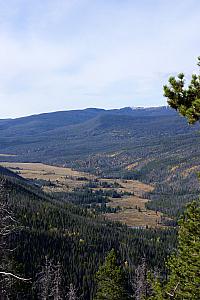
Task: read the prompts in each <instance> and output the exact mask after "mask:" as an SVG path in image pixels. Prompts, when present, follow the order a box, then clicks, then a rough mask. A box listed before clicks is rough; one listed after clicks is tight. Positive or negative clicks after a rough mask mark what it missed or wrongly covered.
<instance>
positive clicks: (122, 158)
mask: <svg viewBox="0 0 200 300" xmlns="http://www.w3.org/2000/svg"><path fill="white" fill-rule="evenodd" d="M199 142H200V134H199V126H198V125H194V126H189V125H188V124H187V122H186V120H184V119H183V118H182V117H180V116H179V115H177V114H176V113H175V112H174V111H173V110H172V109H170V108H167V107H160V108H149V109H131V108H124V109H120V110H110V111H106V110H103V109H86V110H82V111H66V112H56V113H49V114H42V115H36V116H31V117H25V118H19V119H14V120H1V123H0V153H2V154H3V153H4V154H12V155H16V156H6V157H5V156H0V160H2V161H23V162H26V161H34V162H38V161H40V162H45V163H50V164H57V165H61V166H62V165H64V166H70V167H72V168H75V169H79V170H82V171H88V172H91V173H94V174H96V175H97V176H101V177H113V178H117V177H119V178H127V179H139V180H141V181H143V182H147V183H150V184H153V185H154V186H155V190H154V191H153V192H152V193H151V194H150V195H147V197H149V198H150V199H152V200H153V201H152V202H151V203H150V204H149V206H150V207H151V208H153V209H155V210H160V211H162V212H164V213H166V214H168V215H169V216H177V215H179V214H180V213H181V212H182V210H183V206H184V205H185V203H186V202H188V200H190V199H196V198H197V197H198V193H199V185H198V179H197V176H196V172H197V171H199V170H200V167H199V157H200V146H199V145H200V143H199Z"/></svg>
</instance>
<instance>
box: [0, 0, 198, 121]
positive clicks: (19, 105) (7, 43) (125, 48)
mask: <svg viewBox="0 0 200 300" xmlns="http://www.w3.org/2000/svg"><path fill="white" fill-rule="evenodd" d="M199 28H200V1H199V0H166V1H165V0H42V1H41V0H28V1H27V0H7V1H5V0H0V107H1V109H0V118H10V117H20V116H25V115H30V114H38V113H42V112H49V111H58V110H69V109H83V108H86V107H100V108H106V109H109V108H119V107H126V106H131V107H138V106H144V107H149V106H160V105H166V99H165V98H164V97H163V95H162V94H163V91H162V86H163V84H165V83H166V82H167V80H168V77H169V76H170V75H176V74H177V73H179V72H184V73H185V74H186V76H187V78H188V79H189V78H190V74H191V73H194V72H196V73H197V72H198V69H197V67H196V61H197V60H196V58H197V57H198V56H199V55H200V34H199Z"/></svg>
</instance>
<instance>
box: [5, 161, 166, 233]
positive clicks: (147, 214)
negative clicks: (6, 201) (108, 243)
mask: <svg viewBox="0 0 200 300" xmlns="http://www.w3.org/2000/svg"><path fill="white" fill-rule="evenodd" d="M1 165H2V166H3V167H6V168H9V169H10V170H12V171H14V172H15V173H17V174H19V175H20V176H22V177H24V178H26V179H32V180H44V181H48V182H50V183H51V185H44V186H43V187H42V188H43V190H44V191H46V192H70V191H73V190H74V189H75V188H82V187H83V188H84V186H85V185H86V184H87V183H88V182H89V181H92V180H98V181H99V182H107V183H108V185H109V184H111V185H115V187H114V188H113V187H112V188H108V187H106V188H102V187H101V190H106V191H108V190H113V189H114V190H115V191H116V192H117V193H122V194H123V196H122V197H121V198H112V197H110V198H109V200H110V202H108V203H107V206H110V207H111V208H118V210H117V212H115V213H106V214H104V216H105V217H106V218H108V219H110V220H113V221H119V222H122V223H125V224H127V225H128V226H130V227H133V228H135V227H146V226H148V227H162V226H163V225H162V223H161V221H162V213H160V212H156V211H153V210H149V209H146V207H145V203H146V202H148V201H149V200H147V199H145V193H147V192H150V191H152V190H153V189H154V187H153V186H150V185H147V184H144V183H142V182H139V181H136V180H122V179H105V178H97V177H95V176H94V175H91V174H88V173H85V172H79V171H75V170H72V169H70V168H63V167H57V166H50V165H45V164H42V163H15V162H2V163H1ZM98 189H100V188H99V187H98V188H93V190H98Z"/></svg>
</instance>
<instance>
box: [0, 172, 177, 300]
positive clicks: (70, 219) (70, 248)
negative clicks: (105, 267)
mask: <svg viewBox="0 0 200 300" xmlns="http://www.w3.org/2000/svg"><path fill="white" fill-rule="evenodd" d="M0 179H3V180H4V188H5V191H6V193H7V192H8V193H9V195H8V204H9V210H10V211H12V213H13V215H14V216H15V218H16V220H17V224H16V227H18V229H16V231H15V232H14V233H13V234H12V239H11V241H10V248H12V249H15V250H14V251H12V252H11V254H10V255H11V257H12V262H13V263H12V271H13V272H14V271H15V272H16V273H17V274H21V275H23V276H24V277H25V278H32V280H31V282H30V283H24V282H23V283H19V282H17V283H14V285H15V287H14V286H13V287H12V288H11V290H10V299H16V295H17V297H18V298H17V299H40V298H38V297H39V296H37V292H38V291H37V284H36V285H34V284H35V282H36V279H37V274H39V273H40V272H41V268H42V266H43V265H44V263H45V257H48V259H50V260H51V259H52V260H53V262H54V263H55V264H56V263H58V262H60V263H61V266H62V272H63V283H62V285H63V290H64V292H65V294H66V293H67V290H68V287H69V284H70V283H73V284H74V286H76V288H77V289H78V294H79V295H83V299H86V300H87V299H92V297H93V295H94V290H95V281H94V273H95V272H96V270H97V268H98V265H99V264H100V263H102V261H103V260H104V257H105V254H106V253H107V252H108V251H109V250H111V249H112V248H114V249H116V251H117V252H118V253H119V256H120V258H121V261H122V262H123V261H124V262H125V261H127V262H128V264H129V274H131V272H132V271H133V268H134V266H136V265H138V263H140V262H141V259H142V257H143V256H146V258H147V262H148V265H149V268H154V267H155V266H157V267H158V268H159V269H160V270H163V271H164V263H163V262H164V259H165V258H166V256H167V255H168V254H169V253H170V252H171V251H172V250H173V248H174V247H175V239H176V235H175V232H174V231H173V230H170V229H169V230H164V231H161V230H150V229H149V230H131V229H128V228H127V227H126V226H122V225H120V224H114V223H111V222H108V221H105V220H104V219H102V218H100V217H99V216H96V215H95V214H93V213H91V212H88V211H86V210H83V209H81V208H79V207H77V206H76V207H75V206H73V205H71V204H70V203H67V202H65V201H64V200H63V199H62V200H60V201H59V199H56V200H54V199H53V198H51V197H50V196H48V195H46V194H44V193H43V192H42V191H41V190H40V189H38V188H37V187H35V186H33V185H32V184H29V183H28V182H24V181H22V180H21V179H19V178H14V177H10V176H4V175H0ZM15 246H17V247H15ZM11 257H10V261H11ZM33 287H35V288H34V289H33Z"/></svg>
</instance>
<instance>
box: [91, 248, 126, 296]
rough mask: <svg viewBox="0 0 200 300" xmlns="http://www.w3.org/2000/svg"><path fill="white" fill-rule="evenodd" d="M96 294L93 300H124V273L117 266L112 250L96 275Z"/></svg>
mask: <svg viewBox="0 0 200 300" xmlns="http://www.w3.org/2000/svg"><path fill="white" fill-rule="evenodd" d="M96 278H97V283H98V284H97V286H98V287H97V293H96V297H95V300H126V299H128V297H127V293H126V291H125V278H124V273H123V270H122V268H121V266H119V265H118V264H117V258H116V254H115V251H114V250H113V249H112V250H111V251H110V252H109V253H108V255H107V257H106V260H105V263H104V264H103V265H102V266H101V267H100V268H99V271H98V272H97V274H96Z"/></svg>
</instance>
